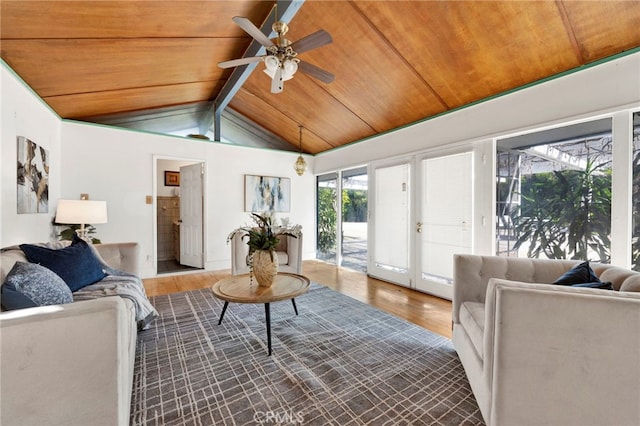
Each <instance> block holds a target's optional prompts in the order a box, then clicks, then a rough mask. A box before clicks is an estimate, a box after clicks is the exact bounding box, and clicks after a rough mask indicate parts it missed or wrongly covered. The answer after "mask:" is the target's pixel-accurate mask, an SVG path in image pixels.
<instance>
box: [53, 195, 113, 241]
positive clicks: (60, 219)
mask: <svg viewBox="0 0 640 426" xmlns="http://www.w3.org/2000/svg"><path fill="white" fill-rule="evenodd" d="M55 221H56V223H64V224H70V225H80V229H77V230H76V233H77V234H78V237H80V238H82V239H83V240H85V241H91V239H90V238H88V236H87V230H86V229H85V227H84V225H85V224H93V223H107V202H106V201H93V200H58V209H57V210H56V219H55Z"/></svg>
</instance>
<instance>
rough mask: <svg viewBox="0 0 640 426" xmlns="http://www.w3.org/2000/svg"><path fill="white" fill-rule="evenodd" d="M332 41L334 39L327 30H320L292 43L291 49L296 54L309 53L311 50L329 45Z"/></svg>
mask: <svg viewBox="0 0 640 426" xmlns="http://www.w3.org/2000/svg"><path fill="white" fill-rule="evenodd" d="M332 41H333V39H332V38H331V34H329V33H328V32H326V31H325V30H319V31H316V32H315V33H313V34H309V35H308V36H306V37H302V38H301V39H300V40H298V41H296V42H294V43H292V44H291V47H292V48H293V50H294V51H295V52H296V53H303V52H308V51H309V50H311V49H315V48H318V47H321V46H324V45H325V44H329V43H331V42H332Z"/></svg>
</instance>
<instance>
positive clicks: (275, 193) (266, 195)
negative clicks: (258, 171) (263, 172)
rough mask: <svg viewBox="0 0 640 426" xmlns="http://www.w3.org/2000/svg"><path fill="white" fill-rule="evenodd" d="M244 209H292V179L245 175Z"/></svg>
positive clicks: (277, 210)
mask: <svg viewBox="0 0 640 426" xmlns="http://www.w3.org/2000/svg"><path fill="white" fill-rule="evenodd" d="M244 211H246V212H266V211H269V212H288V211H291V179H289V178H285V177H274V176H255V175H244Z"/></svg>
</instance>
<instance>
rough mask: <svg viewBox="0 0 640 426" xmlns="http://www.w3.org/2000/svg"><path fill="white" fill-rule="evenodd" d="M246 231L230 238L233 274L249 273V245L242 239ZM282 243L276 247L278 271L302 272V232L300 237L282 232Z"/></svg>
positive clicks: (280, 236)
mask: <svg viewBox="0 0 640 426" xmlns="http://www.w3.org/2000/svg"><path fill="white" fill-rule="evenodd" d="M243 235H244V233H242V232H236V233H235V234H234V235H233V237H231V239H230V240H229V242H230V245H231V274H232V275H240V274H248V273H249V265H248V256H249V246H248V245H247V242H246V241H243V240H242V236H243ZM278 238H279V239H280V243H278V246H277V247H276V253H277V254H278V272H291V273H294V274H301V273H302V233H300V235H299V236H298V237H292V236H288V235H282V234H280V235H279V236H278Z"/></svg>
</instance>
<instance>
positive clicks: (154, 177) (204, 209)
mask: <svg viewBox="0 0 640 426" xmlns="http://www.w3.org/2000/svg"><path fill="white" fill-rule="evenodd" d="M152 158H153V164H152V171H151V173H152V190H153V196H152V197H151V198H152V203H151V204H152V209H153V215H152V217H153V254H152V259H151V261H152V263H153V274H154V275H158V201H157V197H158V160H168V161H181V162H185V163H202V164H203V167H204V176H203V182H202V252H203V259H202V261H203V265H205V266H206V264H207V238H206V237H205V236H206V235H207V228H208V226H207V217H208V213H207V162H206V160H205V159H204V158H185V157H175V156H167V155H158V154H153V156H152ZM199 271H200V270H199ZM189 272H190V271H185V272H182V271H176V272H174V273H172V274H183V273H189ZM163 275H171V274H163Z"/></svg>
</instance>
